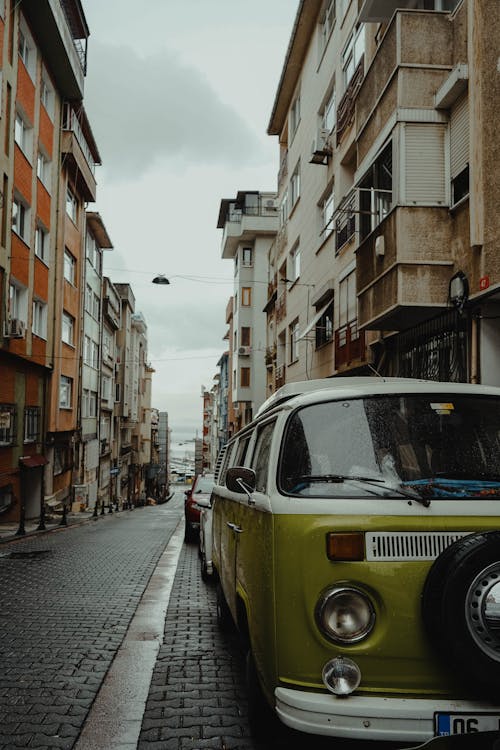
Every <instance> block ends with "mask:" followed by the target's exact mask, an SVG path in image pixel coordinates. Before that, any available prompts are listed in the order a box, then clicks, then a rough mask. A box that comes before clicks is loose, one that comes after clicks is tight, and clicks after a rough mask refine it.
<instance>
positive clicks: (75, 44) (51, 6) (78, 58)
mask: <svg viewBox="0 0 500 750" xmlns="http://www.w3.org/2000/svg"><path fill="white" fill-rule="evenodd" d="M23 13H24V14H25V16H26V18H27V19H28V21H29V23H30V26H31V27H32V28H34V29H36V36H37V43H38V45H39V46H40V49H41V52H42V56H43V58H44V60H45V61H46V63H47V67H48V68H49V70H50V71H51V73H52V75H53V76H54V78H55V84H56V87H57V89H58V91H59V92H60V93H61V95H62V97H63V98H64V99H68V100H72V101H81V100H82V98H83V87H84V78H85V73H86V68H87V39H88V36H89V29H88V26H87V22H86V20H85V16H84V13H83V10H82V7H81V3H80V2H79V0H23Z"/></svg>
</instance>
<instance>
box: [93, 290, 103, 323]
mask: <svg viewBox="0 0 500 750" xmlns="http://www.w3.org/2000/svg"><path fill="white" fill-rule="evenodd" d="M100 309H101V300H100V299H99V296H98V295H97V294H96V293H95V292H93V293H92V317H93V318H95V319H96V320H99V319H100Z"/></svg>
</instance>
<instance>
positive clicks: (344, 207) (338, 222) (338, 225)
mask: <svg viewBox="0 0 500 750" xmlns="http://www.w3.org/2000/svg"><path fill="white" fill-rule="evenodd" d="M355 212H356V196H355V194H354V193H353V192H351V193H349V194H348V195H347V196H346V197H345V198H344V200H342V201H341V203H340V204H339V206H338V208H337V210H336V211H335V214H334V216H333V223H334V225H335V252H336V253H338V252H339V250H341V249H342V248H343V247H344V245H346V244H347V243H348V242H349V240H350V239H352V238H353V237H354V236H355V232H356V213H355Z"/></svg>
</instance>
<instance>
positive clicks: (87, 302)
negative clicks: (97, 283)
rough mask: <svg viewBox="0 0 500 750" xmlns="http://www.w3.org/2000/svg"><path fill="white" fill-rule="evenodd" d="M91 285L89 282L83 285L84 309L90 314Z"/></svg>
mask: <svg viewBox="0 0 500 750" xmlns="http://www.w3.org/2000/svg"><path fill="white" fill-rule="evenodd" d="M92 295H93V291H92V287H91V286H90V284H86V286H85V311H86V312H88V313H90V315H92Z"/></svg>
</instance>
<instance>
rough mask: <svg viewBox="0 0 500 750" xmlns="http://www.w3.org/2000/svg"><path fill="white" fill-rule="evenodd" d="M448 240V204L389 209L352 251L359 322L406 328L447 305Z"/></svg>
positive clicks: (367, 325) (366, 325)
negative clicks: (439, 206) (445, 205)
mask: <svg viewBox="0 0 500 750" xmlns="http://www.w3.org/2000/svg"><path fill="white" fill-rule="evenodd" d="M451 243H452V220H451V219H450V218H449V212H448V209H447V208H444V207H443V208H438V207H424V206H422V207H416V206H413V207H406V206H400V207H397V208H395V209H393V210H392V211H391V213H390V214H389V215H388V216H387V217H386V218H385V219H383V220H382V222H381V223H380V224H379V225H378V227H377V229H376V231H374V232H371V233H370V234H368V236H367V237H365V238H364V239H363V240H361V242H360V245H359V247H358V248H357V251H356V287H357V289H358V325H359V327H360V328H365V329H374V330H386V331H393V330H404V329H406V328H410V327H411V326H413V325H417V324H418V323H420V322H423V321H424V320H427V319H429V318H431V317H433V316H435V315H436V314H437V313H438V312H439V309H440V308H443V307H445V306H446V304H447V297H448V284H449V280H450V277H451V276H452V274H453V261H452V260H450V253H449V248H450V247H451Z"/></svg>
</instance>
